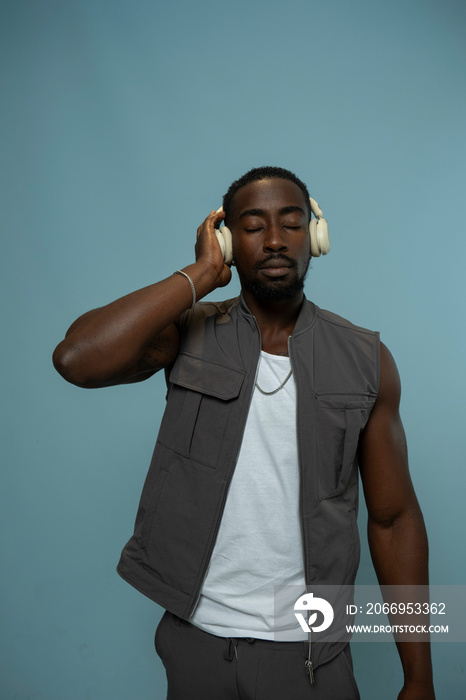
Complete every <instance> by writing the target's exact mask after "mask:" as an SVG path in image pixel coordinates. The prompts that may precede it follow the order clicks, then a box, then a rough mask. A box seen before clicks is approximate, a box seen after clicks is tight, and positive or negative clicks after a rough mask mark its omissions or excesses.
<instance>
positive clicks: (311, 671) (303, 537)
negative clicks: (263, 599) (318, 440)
mask: <svg viewBox="0 0 466 700" xmlns="http://www.w3.org/2000/svg"><path fill="white" fill-rule="evenodd" d="M291 340H292V336H291V335H289V336H288V356H289V358H290V365H291V368H292V370H293V374H294V376H295V386H296V437H297V443H298V466H299V501H300V503H299V520H300V525H301V540H302V548H303V565H304V582H305V584H306V590H307V588H308V586H309V583H308V576H307V558H306V552H307V548H306V528H305V527H304V520H303V507H304V496H303V491H304V489H303V466H302V459H301V440H300V436H299V424H298V417H299V410H298V404H299V391H300V390H299V386H298V384H299V382H298V381H297V378H296V373H295V370H294V367H293V358H292V353H291ZM304 665H305V667H306V671H307V673H308V674H309V680H310V682H311V683H314V667H313V664H312V659H311V633H310V632H309V635H308V656H307V659H306V661H305V662H304Z"/></svg>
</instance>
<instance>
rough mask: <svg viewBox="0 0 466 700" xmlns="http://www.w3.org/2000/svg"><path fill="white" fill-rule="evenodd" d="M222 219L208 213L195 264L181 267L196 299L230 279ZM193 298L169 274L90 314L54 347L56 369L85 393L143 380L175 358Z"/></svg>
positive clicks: (177, 278)
mask: <svg viewBox="0 0 466 700" xmlns="http://www.w3.org/2000/svg"><path fill="white" fill-rule="evenodd" d="M223 216H224V214H223V212H219V213H216V212H214V211H213V212H211V214H209V216H208V217H207V218H206V220H205V221H204V222H203V223H202V224H201V226H200V227H199V229H198V233H197V242H196V248H195V250H196V262H195V263H193V264H192V265H188V266H187V267H184V268H183V271H184V272H186V273H187V274H188V275H189V277H190V278H191V279H192V281H193V283H194V287H195V290H196V297H197V299H198V300H199V299H202V297H204V296H205V295H206V294H208V293H209V292H211V291H213V290H214V289H215V288H216V287H221V286H225V285H226V284H228V282H229V281H230V278H231V272H230V269H229V267H228V266H227V265H225V264H224V262H223V258H222V254H221V252H220V247H219V245H218V242H217V239H216V236H215V233H214V228H215V225H217V224H218V222H219V221H220V220H221V219H222V218H223ZM192 299H193V297H192V290H191V285H190V283H189V281H188V280H187V279H186V278H185V277H184V276H183V275H171V276H170V277H168V278H167V279H164V280H162V281H161V282H157V283H156V284H152V285H150V286H148V287H144V288H143V289H139V290H138V291H136V292H133V293H132V294H128V295H127V296H124V297H122V298H121V299H117V300H116V301H114V302H112V303H111V304H107V305H106V306H103V307H101V308H98V309H94V310H93V311H89V312H88V313H86V314H84V315H83V316H80V317H79V318H78V319H77V320H76V321H75V322H74V323H73V324H72V325H71V327H70V328H69V330H68V331H67V333H66V336H65V338H64V340H62V342H61V343H59V345H58V346H57V347H56V348H55V351H54V353H53V363H54V365H55V368H56V369H57V371H58V372H59V373H60V374H61V375H62V377H64V378H65V379H66V380H67V381H69V382H71V383H72V384H76V385H77V386H81V387H85V388H95V387H103V386H110V385H112V384H123V383H128V382H135V381H141V380H142V379H146V378H147V377H149V376H151V375H152V374H153V373H154V372H156V371H157V370H159V369H162V368H163V367H167V366H168V365H170V364H171V363H172V362H173V361H174V359H175V358H176V356H177V354H178V349H179V335H178V330H177V327H176V322H177V321H178V320H179V318H180V316H181V314H182V313H183V312H184V311H186V310H187V309H189V308H190V307H191V304H192Z"/></svg>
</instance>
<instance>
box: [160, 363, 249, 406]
mask: <svg viewBox="0 0 466 700" xmlns="http://www.w3.org/2000/svg"><path fill="white" fill-rule="evenodd" d="M245 374H246V373H245V372H244V371H243V370H239V369H234V368H232V367H225V366H224V365H220V364H217V363H215V362H209V361H208V360H204V359H203V358H202V357H196V356H195V355H189V354H188V353H180V354H179V355H178V358H177V360H176V362H175V364H174V366H173V368H172V370H171V372H170V376H169V381H170V382H172V383H173V384H178V385H179V386H183V387H185V388H186V389H191V390H192V391H198V392H200V393H201V394H207V395H209V396H214V397H215V398H217V399H223V401H228V400H229V399H234V398H235V397H236V396H238V394H239V392H240V389H241V386H242V384H243V380H244V376H245Z"/></svg>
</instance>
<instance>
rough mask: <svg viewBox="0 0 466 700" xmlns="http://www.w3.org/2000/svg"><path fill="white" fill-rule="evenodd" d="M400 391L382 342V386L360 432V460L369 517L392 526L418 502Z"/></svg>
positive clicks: (390, 358)
mask: <svg viewBox="0 0 466 700" xmlns="http://www.w3.org/2000/svg"><path fill="white" fill-rule="evenodd" d="M400 394H401V387H400V379H399V375H398V370H397V368H396V365H395V362H394V360H393V357H392V355H391V354H390V352H389V351H388V349H387V348H386V347H385V346H384V345H381V374H380V389H379V394H378V398H377V401H376V403H375V405H374V408H373V409H372V412H371V415H370V417H369V420H368V422H367V425H366V427H365V429H364V431H363V433H362V435H361V439H360V445H359V463H360V470H361V479H362V483H363V488H364V495H365V499H366V504H367V509H368V512H369V517H370V518H371V519H372V520H373V521H375V522H377V523H380V524H382V525H384V524H387V525H389V524H390V523H391V522H393V520H394V519H395V518H396V517H398V516H399V515H401V513H403V512H404V511H405V510H406V509H407V508H409V507H410V506H411V505H412V504H413V503H414V502H415V501H416V497H415V495H414V490H413V486H412V483H411V477H410V475H409V469H408V454H407V447H406V437H405V432H404V428H403V424H402V421H401V417H400V413H399V403H400Z"/></svg>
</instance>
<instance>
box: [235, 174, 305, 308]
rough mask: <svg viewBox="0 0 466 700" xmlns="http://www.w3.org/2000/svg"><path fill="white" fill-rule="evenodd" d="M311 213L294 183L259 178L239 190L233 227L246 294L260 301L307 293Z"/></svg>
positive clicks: (239, 272) (241, 279) (238, 264)
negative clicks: (306, 278)
mask: <svg viewBox="0 0 466 700" xmlns="http://www.w3.org/2000/svg"><path fill="white" fill-rule="evenodd" d="M308 211H309V210H308V207H307V204H306V198H305V195H304V194H303V192H302V190H301V189H300V188H299V187H298V186H297V185H295V183H294V182H291V181H290V180H282V179H279V178H273V179H269V180H256V181H255V182H251V183H249V184H248V185H245V186H244V187H242V188H241V189H240V190H238V192H237V193H236V195H235V197H234V200H233V210H232V215H231V216H230V218H229V221H228V224H229V228H230V229H231V232H232V236H233V257H234V260H235V263H236V268H237V270H238V275H239V278H240V281H241V286H242V288H243V291H246V292H249V293H251V294H253V295H254V297H255V298H256V299H258V300H259V301H281V300H284V299H292V298H294V297H295V296H296V295H297V294H299V293H301V292H302V289H303V286H304V278H305V276H306V272H307V269H308V267H309V260H310V239H309V213H308Z"/></svg>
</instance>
